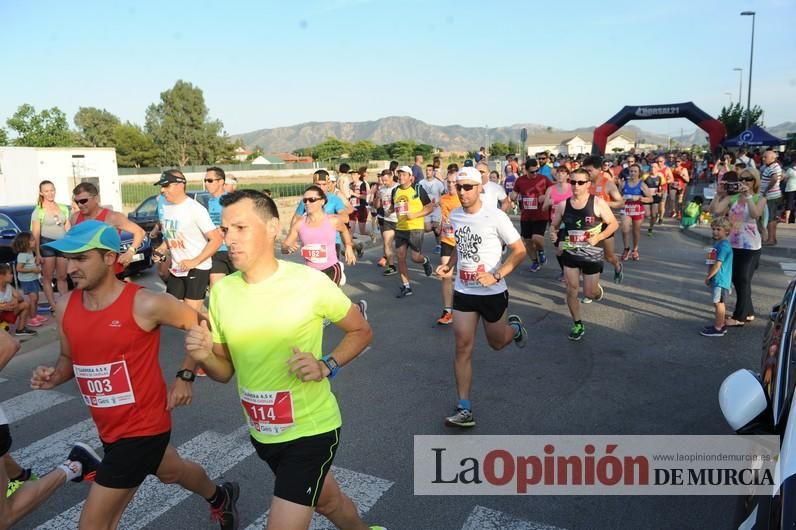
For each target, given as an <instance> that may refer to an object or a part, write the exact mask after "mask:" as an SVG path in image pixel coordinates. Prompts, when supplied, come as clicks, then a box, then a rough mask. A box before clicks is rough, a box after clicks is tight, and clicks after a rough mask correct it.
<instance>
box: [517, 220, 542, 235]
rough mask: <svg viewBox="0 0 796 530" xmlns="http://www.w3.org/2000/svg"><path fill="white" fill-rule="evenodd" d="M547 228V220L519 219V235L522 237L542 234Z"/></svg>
mask: <svg viewBox="0 0 796 530" xmlns="http://www.w3.org/2000/svg"><path fill="white" fill-rule="evenodd" d="M546 230H547V221H520V235H521V236H522V238H523V239H531V238H532V237H533V236H542V237H544V233H545V231H546Z"/></svg>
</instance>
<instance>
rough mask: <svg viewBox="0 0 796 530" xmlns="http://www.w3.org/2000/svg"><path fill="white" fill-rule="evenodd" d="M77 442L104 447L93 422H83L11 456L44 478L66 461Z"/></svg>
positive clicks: (94, 446)
mask: <svg viewBox="0 0 796 530" xmlns="http://www.w3.org/2000/svg"><path fill="white" fill-rule="evenodd" d="M75 442H83V443H86V444H88V445H90V446H91V447H93V448H95V449H96V448H99V447H102V444H101V443H100V441H99V437H98V436H97V429H96V427H94V421H93V420H91V419H88V420H83V421H81V422H80V423H76V424H74V425H71V426H69V427H67V428H66V429H62V430H60V431H58V432H56V433H53V434H51V435H49V436H47V437H46V438H42V439H41V440H37V441H36V442H33V443H32V444H30V445H28V446H25V447H22V448H20V449H17V450H16V451H12V453H11V456H12V457H14V460H16V461H17V462H19V464H20V465H21V466H23V467H28V466H33V470H34V471H35V472H36V473H38V474H39V476H42V475H44V474H45V473H49V472H50V471H51V470H52V469H53V468H54V467H55V466H57V465H59V464H61V463H63V461H64V460H66V457H67V456H68V455H69V450H70V449H72V446H73V445H74V444H75Z"/></svg>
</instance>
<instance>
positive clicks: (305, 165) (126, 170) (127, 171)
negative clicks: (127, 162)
mask: <svg viewBox="0 0 796 530" xmlns="http://www.w3.org/2000/svg"><path fill="white" fill-rule="evenodd" d="M212 165H213V164H206V165H203V166H184V167H180V168H179V170H180V171H182V172H183V173H204V172H205V170H207V168H208V167H210V166H212ZM175 167H176V166H162V167H120V168H119V175H121V176H124V175H155V174H159V173H162V172H164V171H166V170H167V169H174V168H175ZM216 167H220V168H221V169H223V170H224V171H225V172H234V171H252V170H254V171H257V170H260V171H265V170H271V169H315V168H317V167H320V166H319V165H318V164H317V163H313V162H302V163H295V164H263V165H256V166H253V165H252V164H249V163H245V164H221V165H218V166H216Z"/></svg>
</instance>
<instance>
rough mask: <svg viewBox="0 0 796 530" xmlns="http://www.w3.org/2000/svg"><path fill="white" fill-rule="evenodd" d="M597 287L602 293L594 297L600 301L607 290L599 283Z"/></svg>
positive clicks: (596, 300)
mask: <svg viewBox="0 0 796 530" xmlns="http://www.w3.org/2000/svg"><path fill="white" fill-rule="evenodd" d="M597 288H598V289H599V290H600V294H599V295H598V296H597V298H595V299H594V301H595V302H599V301H600V300H602V299H603V297H605V290H604V289H603V286H602V285H600V284H599V283H598V284H597Z"/></svg>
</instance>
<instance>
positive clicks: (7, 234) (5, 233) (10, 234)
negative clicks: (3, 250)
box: [0, 228, 17, 239]
mask: <svg viewBox="0 0 796 530" xmlns="http://www.w3.org/2000/svg"><path fill="white" fill-rule="evenodd" d="M15 237H17V231H16V230H14V229H13V228H6V229H5V230H0V239H14V238H15Z"/></svg>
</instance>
